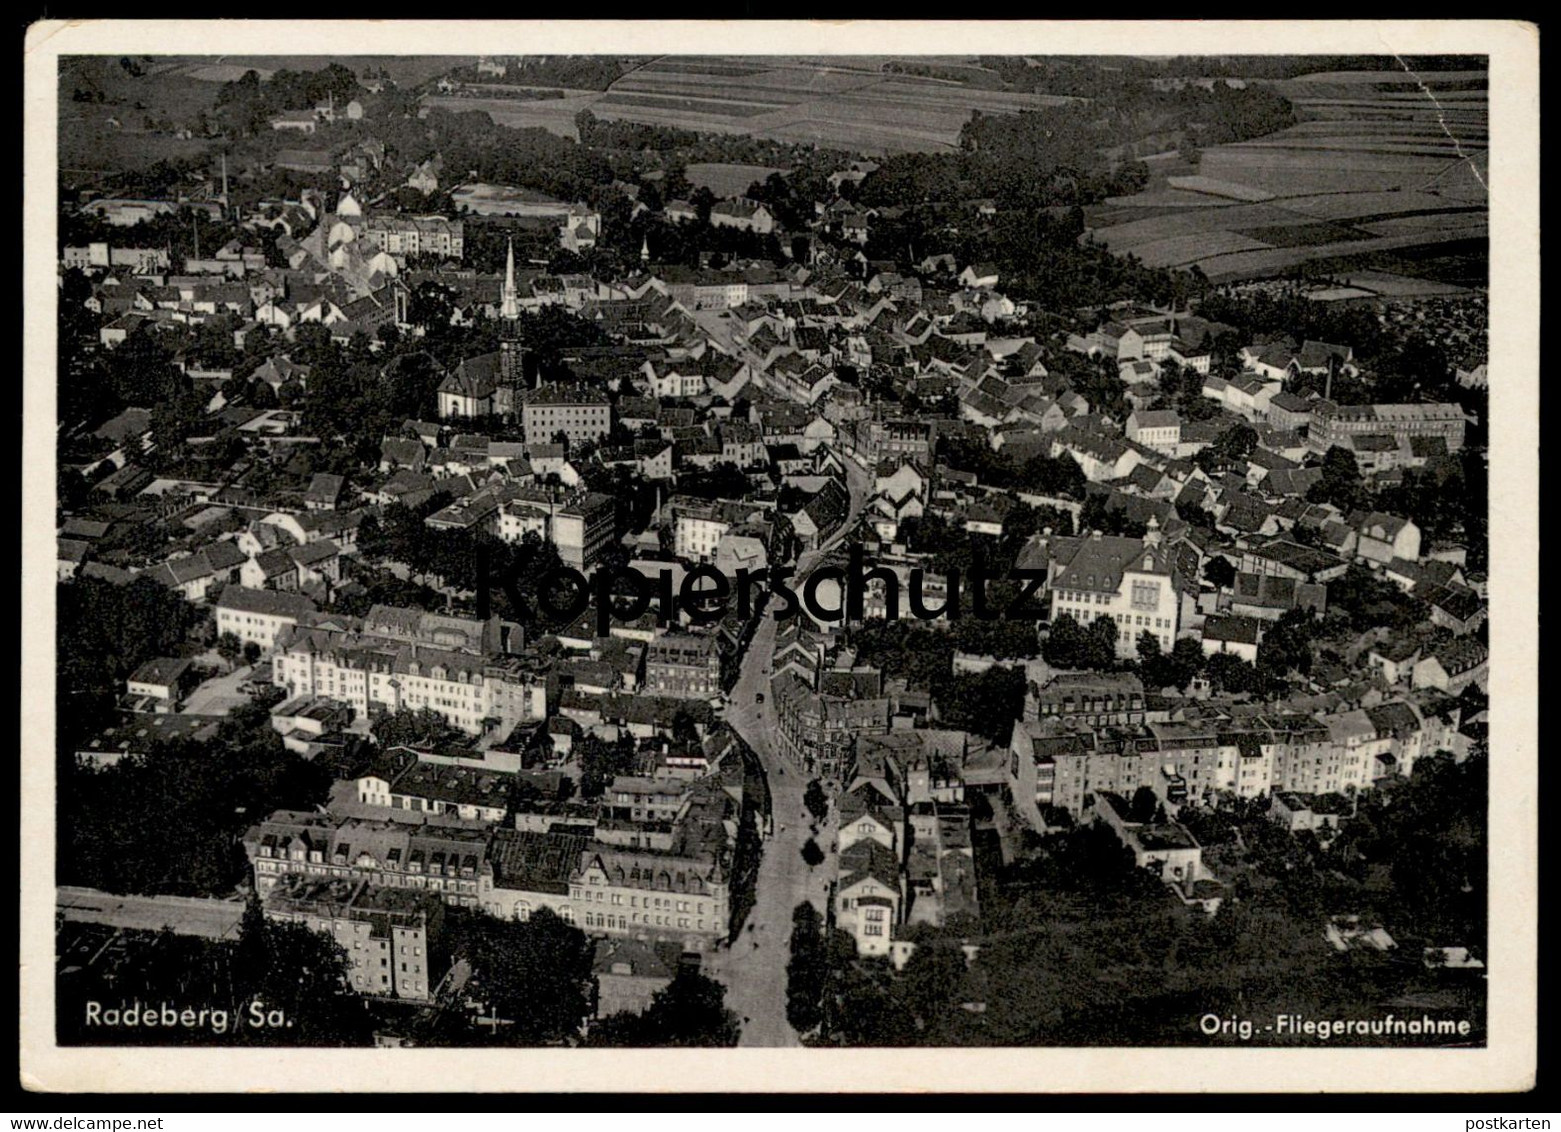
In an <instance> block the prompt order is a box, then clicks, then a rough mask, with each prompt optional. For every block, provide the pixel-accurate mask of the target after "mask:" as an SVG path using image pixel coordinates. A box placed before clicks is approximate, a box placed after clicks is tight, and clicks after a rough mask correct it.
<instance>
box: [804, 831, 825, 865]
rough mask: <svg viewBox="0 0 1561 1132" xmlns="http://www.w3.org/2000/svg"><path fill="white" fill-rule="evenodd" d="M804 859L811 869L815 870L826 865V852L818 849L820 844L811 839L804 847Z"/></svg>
mask: <svg viewBox="0 0 1561 1132" xmlns="http://www.w3.org/2000/svg"><path fill="white" fill-rule="evenodd" d="M802 859H803V860H804V861H806V862H807V865H808V868H810V869H815V868H817V867H818V866H819V865H822V864H823V863H824V851H823V850H822V849H820V848H819V847H818V842H817V841H814V840H813V839H812V838H811V837H810V838H808V839H807V841H805V842H804V843H803V845H802Z"/></svg>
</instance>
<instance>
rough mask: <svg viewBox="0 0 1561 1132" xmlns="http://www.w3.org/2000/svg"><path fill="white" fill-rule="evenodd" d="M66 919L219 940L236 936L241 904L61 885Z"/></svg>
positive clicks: (59, 902)
mask: <svg viewBox="0 0 1561 1132" xmlns="http://www.w3.org/2000/svg"><path fill="white" fill-rule="evenodd" d="M56 899H57V903H58V906H59V909H60V912H61V913H63V914H64V916H65V918H66V919H67V920H79V921H81V922H83V923H89V924H107V925H109V926H110V927H115V928H135V929H138V930H140V931H151V932H156V931H162V930H163V929H164V928H167V929H168V930H169V931H172V932H177V933H178V934H179V935H198V936H204V937H206V938H207V939H222V938H223V937H224V936H228V937H236V936H237V935H238V929H239V921H240V920H242V919H243V918H244V905H243V903H242V902H240V901H237V900H208V899H201V898H200V897H193V896H116V895H114V894H113V893H111V892H99V891H98V890H96V889H92V888H61V889H60V890H59V893H58V896H57V898H56Z"/></svg>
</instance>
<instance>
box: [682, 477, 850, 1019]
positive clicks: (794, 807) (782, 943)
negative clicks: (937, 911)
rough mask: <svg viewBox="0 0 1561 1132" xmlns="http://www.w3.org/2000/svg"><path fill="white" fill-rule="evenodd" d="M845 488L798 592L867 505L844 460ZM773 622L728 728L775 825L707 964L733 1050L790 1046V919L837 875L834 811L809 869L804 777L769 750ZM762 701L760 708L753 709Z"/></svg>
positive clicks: (764, 627)
mask: <svg viewBox="0 0 1561 1132" xmlns="http://www.w3.org/2000/svg"><path fill="white" fill-rule="evenodd" d="M845 465H846V487H847V490H848V491H849V492H850V497H851V506H850V510H849V512H848V514H847V518H846V521H845V522H844V523H843V524H842V525H841V527H840V529H839V530H838V531H836V532H835V534H834V535H833V536H832V537H831V538H830V539H829V540H828V541H827V542H825V543H824V545H823V546H821V547H820V548H819V549H817V550H814V551H809V552H808V553H806V554H803V555H802V556H801V557H800V558H799V559H798V561H797V576H796V579H795V583H794V585H796V586H800V585H801V583H802V581H803V579H805V578H806V577H807V576H808V574H809V573H811V572H812V571H813V570H814V569H815V568H816V567H817V566H818V564H819V563H820V562H822V561H823V559H824V557H825V555H826V554H828V552H829V551H830V550H832V549H833V548H834V547H835V546H836V545H837V544H838V543H839V542H840V541H841V540H842V539H844V538H845V537H846V536H847V535H848V534H849V532H850V531H852V530H853V529H854V528H855V526H856V522H857V520H858V519H859V518H860V517H861V514H862V511H863V509H864V508H865V507H866V504H867V496H868V490H869V488H870V487H871V480H870V479H869V477H868V474H867V472H866V470H865V469H863V468H862V467H860V466H859V465H858V464H857V463H856V462H855V461H854V460H850V459H847V460H846V461H845ZM775 634H776V622H775V619H774V618H773V617H771V616H769V615H768V614H766V615H765V616H764V617H763V618H762V619H761V620H760V623H759V626H758V628H757V629H755V630H754V634H753V638H752V640H751V641H750V642H749V645H748V650H747V652H746V653H744V655H743V661H742V666H741V668H740V670H739V674H738V678H737V683H736V684H735V685H734V686H733V688H732V692H731V696H730V699H729V701H728V707H727V711H726V720H727V722H728V723H729V724H731V726H732V728H733V729H734V730H735V731H736V732H737V733H738V734H739V735H740V736H742V738H743V740H744V741H745V742H746V743H747V744H748V745H749V746H750V747H752V748H753V750H754V752H755V754H757V755H758V758H759V762H760V764H761V765H762V766H763V768H764V774H765V779H766V781H767V782H768V783H769V788H770V803H771V813H772V815H773V822H772V826H771V829H770V830H769V831H768V832H769V837H768V839H767V840H766V841H765V843H764V849H763V857H762V858H761V860H760V863H759V874H758V880H757V881H756V892H755V899H754V905H753V908H752V910H751V911H750V912H749V914H748V919H747V922H746V923H745V925H744V927H743V930H742V933H741V934H740V935H739V937H738V938H737V940H736V941H734V942H733V944H732V946H731V948H730V949H729V950H728V951H725V952H719V953H717V954H716V955H714V956H712V957H711V962H710V964H709V973H710V974H711V976H712V977H714V978H716V979H719V980H720V981H721V982H723V983H725V984H726V988H727V995H726V1001H727V1005H728V1006H729V1007H730V1008H731V1009H732V1010H734V1011H735V1012H736V1013H737V1014H738V1016H739V1017H740V1018H741V1019H742V1020H743V1025H742V1036H741V1038H740V1039H739V1042H738V1044H739V1045H744V1046H795V1045H797V1044H798V1037H797V1032H796V1031H795V1030H793V1029H792V1028H791V1024H790V1023H789V1022H787V1020H786V962H787V960H788V959H790V957H791V949H790V941H791V915H792V911H793V909H795V908H796V906H797V905H798V904H801V903H802V902H803V901H805V900H806V901H810V902H811V903H812V904H813V905H814V907H815V908H817V909H818V910H819V912H820V913H822V912H823V911H824V908H825V901H826V900H827V899H828V894H829V881H830V880H831V878H832V877H833V875H834V863H833V857H832V856H831V854H830V848H831V846H832V845H834V843H835V840H836V835H835V809H834V806H833V805H831V806H830V813H829V817H828V819H827V820H826V822H825V823H824V824H823V825H821V826H820V827H819V829H818V834H817V836H816V838H815V840H816V841H817V843H818V846H819V848H820V849H822V850H823V851H824V853H825V860H824V863H823V864H821V865H819V866H818V867H817V868H809V867H808V865H807V863H806V862H805V861H803V859H802V847H803V845H804V844H806V842H807V840H808V838H809V837H810V836H814V835H813V834H812V833H811V829H810V827H811V826H812V822H813V818H812V815H810V814H808V813H807V811H806V809H805V808H804V807H803V804H802V795H803V792H804V790H805V789H806V786H807V776H806V775H805V774H804V772H803V770H802V768H801V767H799V766H798V765H797V764H796V763H794V762H793V761H791V760H790V759H789V758H787V757H786V756H785V755H784V754H782V753H781V751H780V750H779V749H778V748H777V746H776V745H775V744H773V743H772V742H771V738H772V736H774V735H775V733H776V722H775V714H774V713H775V704H774V700H773V697H771V696H770V695H769V690H770V664H771V661H772V659H773V657H774V654H775ZM761 694H762V695H763V696H764V697H765V702H763V703H760V702H758V696H759V695H761Z"/></svg>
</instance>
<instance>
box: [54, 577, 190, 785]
mask: <svg viewBox="0 0 1561 1132" xmlns="http://www.w3.org/2000/svg"><path fill="white" fill-rule="evenodd" d="M55 611H56V612H55V647H56V650H57V654H56V655H57V660H56V668H55V706H56V711H55V725H56V728H57V731H56V747H57V748H58V749H59V750H61V751H62V752H69V751H72V750H74V749H75V747H76V746H77V745H78V744H79V742H80V740H82V739H83V738H85V737H86V736H88V735H90V734H92V733H94V732H96V731H99V730H101V729H102V728H104V727H107V726H108V725H110V724H111V723H113V722H114V720H115V718H116V707H115V705H116V703H117V701H118V698H119V694H120V692H121V691H123V689H124V682H125V680H126V678H127V677H129V675H130V674H131V673H132V672H134V671H135V670H136V669H137V668H139V667H140V666H141V665H142V664H144V663H146V662H147V661H149V660H154V659H156V658H157V657H160V656H178V655H180V654H181V653H183V652H184V651H185V642H186V639H187V637H188V635H189V633H190V631H191V630H192V629H194V628H195V627H196V626H197V625H198V624H199V621H200V616H199V614H198V613H197V612H196V610H195V607H194V606H192V605H191V604H190V603H189V602H187V601H185V600H184V598H183V596H182V595H180V594H179V593H178V592H177V591H175V590H172V589H169V588H168V587H167V586H163V585H160V584H159V583H157V582H155V581H153V580H152V579H151V578H146V577H141V578H137V579H136V580H135V581H133V582H131V583H130V584H129V585H126V586H119V585H115V584H114V583H113V582H108V581H104V580H103V579H101V578H89V577H83V578H78V579H77V580H76V581H74V582H72V583H71V584H69V585H63V586H59V587H57V588H56V590H55ZM64 757H66V758H69V757H70V756H69V755H68V754H66V755H65V756H64Z"/></svg>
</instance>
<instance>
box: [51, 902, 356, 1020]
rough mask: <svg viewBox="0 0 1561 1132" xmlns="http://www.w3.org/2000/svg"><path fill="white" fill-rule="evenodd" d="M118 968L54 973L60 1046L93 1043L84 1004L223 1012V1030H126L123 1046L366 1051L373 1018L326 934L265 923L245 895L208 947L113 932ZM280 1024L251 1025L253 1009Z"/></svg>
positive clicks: (169, 936)
mask: <svg viewBox="0 0 1561 1132" xmlns="http://www.w3.org/2000/svg"><path fill="white" fill-rule="evenodd" d="M120 938H121V940H122V941H123V942H124V945H125V950H124V955H123V958H122V961H121V962H118V963H115V964H112V965H97V964H93V965H88V966H85V967H79V966H78V967H72V968H71V969H69V970H68V971H65V970H62V971H61V972H60V973H59V975H58V977H57V981H56V987H57V994H58V1005H59V1008H58V1010H57V1011H56V1013H55V1017H56V1020H57V1024H58V1027H59V1041H60V1044H61V1045H98V1044H101V1043H102V1041H103V1031H102V1029H101V1027H97V1026H89V1025H88V1022H87V1018H88V1011H87V1004H88V1003H98V1004H103V1005H105V1006H106V1005H107V1004H109V1003H120V1002H140V1003H142V1004H145V1005H148V1006H150V1007H152V1008H156V1006H157V1004H159V1003H176V1004H180V1005H179V1006H178V1007H177V1009H183V1005H184V1004H190V1003H193V1004H198V1005H199V1006H200V1007H201V1008H204V1009H208V1010H213V1011H217V1010H220V1011H224V1012H225V1014H226V1028H225V1030H224V1031H223V1032H220V1033H219V1032H216V1031H215V1030H213V1029H211V1028H209V1027H206V1028H203V1027H193V1026H192V1027H184V1026H173V1027H162V1026H158V1027H127V1028H125V1029H123V1030H121V1031H119V1032H118V1033H117V1034H116V1036H115V1041H116V1042H118V1043H122V1044H125V1045H157V1046H167V1045H220V1046H222V1047H224V1048H226V1047H231V1046H312V1047H320V1046H338V1047H342V1046H351V1047H359V1046H369V1045H372V1044H373V1040H374V1021H373V1018H372V1016H371V1014H370V1012H369V1009H368V1006H367V1003H366V1002H365V1000H364V999H363V998H362V997H360V996H358V995H356V994H353V993H352V991H351V990H350V982H349V962H350V961H349V959H348V956H347V952H346V951H345V950H344V949H343V948H342V946H341V945H340V944H339V943H337V942H336V941H335V940H333V939H331V938H330V937H329V936H327V935H324V934H322V933H320V932H316V931H314V930H313V929H311V928H308V927H305V926H304V925H302V924H282V923H276V922H274V921H271V920H267V919H266V918H265V916H264V914H263V913H262V911H261V908H260V903H259V901H258V900H257V899H255V898H253V897H251V899H250V902H249V905H248V906H247V908H246V909H245V912H244V916H243V920H242V921H241V925H240V931H239V936H238V938H237V939H234V940H208V939H202V938H200V937H198V936H187V935H176V934H174V933H173V932H171V931H166V930H165V931H161V932H157V933H155V934H154V933H150V932H132V933H123V934H122V935H121V937H120ZM255 1004H258V1008H259V1010H260V1017H261V1018H263V1019H266V1020H267V1021H268V1022H269V1021H271V1014H272V1012H273V1011H279V1012H280V1016H281V1018H282V1019H284V1020H285V1021H284V1022H283V1024H281V1025H269V1024H267V1025H255V1024H254V1019H255V1017H256V1016H255V1014H254V1011H253V1007H254V1006H255Z"/></svg>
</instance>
